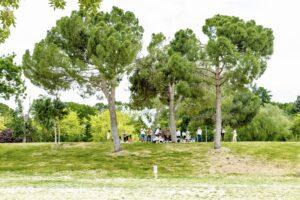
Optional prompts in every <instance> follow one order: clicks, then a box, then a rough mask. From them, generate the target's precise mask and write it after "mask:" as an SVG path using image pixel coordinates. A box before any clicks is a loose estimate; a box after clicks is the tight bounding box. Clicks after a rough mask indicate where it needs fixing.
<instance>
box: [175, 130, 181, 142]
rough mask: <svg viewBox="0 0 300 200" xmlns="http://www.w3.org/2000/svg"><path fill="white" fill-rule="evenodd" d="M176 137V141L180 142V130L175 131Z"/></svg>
mask: <svg viewBox="0 0 300 200" xmlns="http://www.w3.org/2000/svg"><path fill="white" fill-rule="evenodd" d="M176 137H177V142H180V140H181V132H180V130H177V131H176Z"/></svg>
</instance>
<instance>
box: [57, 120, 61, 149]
mask: <svg viewBox="0 0 300 200" xmlns="http://www.w3.org/2000/svg"><path fill="white" fill-rule="evenodd" d="M57 132H58V144H60V124H59V122H57Z"/></svg>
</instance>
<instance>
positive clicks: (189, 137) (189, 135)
mask: <svg viewBox="0 0 300 200" xmlns="http://www.w3.org/2000/svg"><path fill="white" fill-rule="evenodd" d="M190 141H191V134H190V131H189V130H186V142H190Z"/></svg>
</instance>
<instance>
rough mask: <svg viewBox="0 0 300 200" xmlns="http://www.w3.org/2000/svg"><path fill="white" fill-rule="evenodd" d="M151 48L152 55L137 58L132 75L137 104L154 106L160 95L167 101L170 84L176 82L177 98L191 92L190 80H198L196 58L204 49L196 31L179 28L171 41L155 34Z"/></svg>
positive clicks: (135, 105)
mask: <svg viewBox="0 0 300 200" xmlns="http://www.w3.org/2000/svg"><path fill="white" fill-rule="evenodd" d="M147 49H148V55H147V56H145V57H143V58H141V59H139V60H138V61H137V63H136V65H135V69H134V72H133V74H132V76H131V77H130V82H131V88H130V90H131V92H132V104H133V106H134V107H138V108H143V107H151V106H153V100H154V99H155V98H156V97H157V96H159V98H160V100H161V101H162V102H164V103H165V104H166V103H167V102H168V97H169V94H168V87H169V86H170V85H173V84H174V85H175V87H176V88H177V91H176V92H175V94H176V98H179V96H181V95H185V96H186V95H187V94H190V91H189V89H190V84H189V82H193V81H194V80H193V78H194V76H193V74H194V72H195V68H194V65H193V63H192V61H195V60H196V59H197V58H198V55H199V51H200V43H199V41H198V39H197V38H196V36H195V34H194V33H193V31H192V30H190V29H186V30H179V31H178V32H176V34H175V37H174V39H173V40H172V41H171V42H170V43H169V44H166V37H165V36H164V35H163V34H162V33H158V34H153V35H152V40H151V42H150V44H149V46H148V48H147ZM179 93H180V94H179Z"/></svg>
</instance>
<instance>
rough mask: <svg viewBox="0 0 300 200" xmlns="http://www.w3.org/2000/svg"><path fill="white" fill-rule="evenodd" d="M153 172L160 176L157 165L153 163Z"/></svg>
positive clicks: (155, 175)
mask: <svg viewBox="0 0 300 200" xmlns="http://www.w3.org/2000/svg"><path fill="white" fill-rule="evenodd" d="M153 174H154V178H157V177H158V169H157V165H153Z"/></svg>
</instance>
